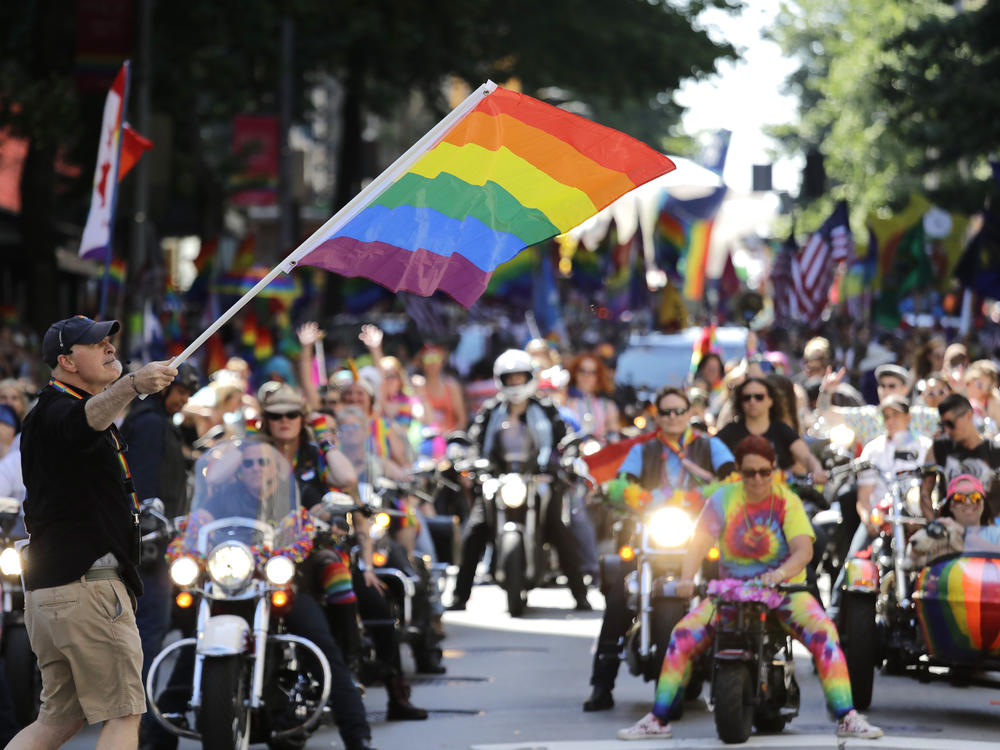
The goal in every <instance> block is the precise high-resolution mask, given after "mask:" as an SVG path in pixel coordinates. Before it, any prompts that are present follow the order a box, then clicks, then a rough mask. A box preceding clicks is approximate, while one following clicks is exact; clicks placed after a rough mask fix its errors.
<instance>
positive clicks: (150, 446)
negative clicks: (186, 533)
mask: <svg viewBox="0 0 1000 750" xmlns="http://www.w3.org/2000/svg"><path fill="white" fill-rule="evenodd" d="M199 387H200V382H199V378H198V372H197V370H195V369H194V367H192V366H191V365H189V364H182V365H180V366H179V367H178V368H177V377H175V378H174V382H173V383H172V384H171V385H169V386H167V388H166V389H165V390H163V391H161V392H160V393H154V394H152V395H151V396H149V397H148V398H147V399H146V400H145V401H136V402H135V403H134V405H133V407H132V409H130V410H129V413H128V415H127V416H126V417H125V421H124V422H122V429H121V432H122V437H124V438H125V442H126V443H127V444H128V459H129V465H130V467H131V468H132V481H133V482H134V484H135V491H136V494H137V495H138V497H139V498H141V499H146V498H151V497H158V498H160V500H162V501H163V513H164V515H165V516H166V517H167V518H176V517H177V516H181V515H184V514H185V513H186V512H187V506H188V487H187V477H188V462H187V458H186V457H185V455H184V438H183V436H182V435H181V431H180V429H179V428H178V427H177V425H175V424H174V421H173V417H174V415H175V414H178V413H179V412H180V411H181V409H183V408H184V405H185V404H187V402H188V399H189V398H191V396H193V395H194V394H195V393H196V392H197V391H198V388H199ZM165 550H166V543H165V542H164V544H163V545H162V549H161V550H160V554H159V555H158V557H157V558H156V559H155V560H153V561H151V562H148V563H145V564H143V565H140V567H139V576H140V577H141V578H142V588H143V596H142V599H141V600H139V607H138V609H137V610H136V613H135V620H136V625H138V627H139V638H140V640H141V641H142V682H143V684H145V683H146V674H147V673H148V672H149V665H150V664H152V663H153V659H154V658H155V657H156V655H157V654H158V653H159V652H160V649H161V648H162V646H163V639H164V638H165V637H166V635H167V632H168V631H169V630H170V609H171V602H172V596H171V594H172V592H173V583H172V582H171V580H170V570H169V568H168V567H167V563H166V559H165V558H164V557H163V552H164V551H165ZM139 734H140V747H141V748H142V750H154V749H156V750H159V749H160V748H172V747H176V746H177V738H176V737H174V736H173V735H172V734H170V733H169V732H167V731H166V730H164V729H163V728H162V727H160V726H159V725H158V724H157V723H156V721H155V720H154V719H153V718H152V716H151V715H150V714H149V713H148V712H147V713H146V715H144V716H143V718H142V722H141V724H140V727H139Z"/></svg>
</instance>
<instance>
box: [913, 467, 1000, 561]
mask: <svg viewBox="0 0 1000 750" xmlns="http://www.w3.org/2000/svg"><path fill="white" fill-rule="evenodd" d="M938 522H939V523H940V524H941V526H943V527H944V528H945V530H946V531H947V532H948V533H946V534H945V535H943V536H941V537H938V535H932V534H931V531H930V530H929V529H928V528H926V527H925V528H923V529H920V530H919V531H918V532H917V533H915V534H914V535H913V536H912V537H911V538H910V544H909V546H908V552H909V558H910V562H911V564H912V565H913V566H914V567H923V566H924V565H929V564H931V563H932V562H934V560H935V559H936V558H938V557H943V556H945V555H950V554H954V553H956V552H969V553H974V554H983V553H989V554H992V555H995V554H998V553H1000V526H996V525H995V524H992V523H990V519H989V514H988V513H987V508H986V492H985V491H984V490H983V483H982V482H980V481H979V480H978V479H976V478H975V477H974V476H972V475H971V474H959V475H958V476H957V477H955V478H954V479H952V480H951V481H950V482H949V483H948V494H947V497H946V498H945V501H944V504H943V505H942V506H941V517H940V518H939V519H938Z"/></svg>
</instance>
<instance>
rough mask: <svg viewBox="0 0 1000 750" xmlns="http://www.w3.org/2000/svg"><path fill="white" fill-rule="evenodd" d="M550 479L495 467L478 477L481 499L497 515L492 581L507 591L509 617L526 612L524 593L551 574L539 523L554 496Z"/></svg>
mask: <svg viewBox="0 0 1000 750" xmlns="http://www.w3.org/2000/svg"><path fill="white" fill-rule="evenodd" d="M552 481H553V477H551V476H550V475H546V474H527V475H522V474H521V473H519V472H517V471H510V472H498V471H496V470H495V469H491V470H490V471H489V472H483V473H482V474H480V475H479V483H480V488H481V492H482V493H483V499H484V500H485V501H486V503H487V508H488V509H489V510H491V511H492V513H493V515H494V518H495V519H496V520H495V524H496V529H497V539H496V542H495V543H494V546H493V553H494V554H493V556H494V560H493V567H494V571H493V579H494V581H496V583H498V584H499V585H500V586H501V587H502V588H503V589H504V591H505V592H506V595H507V611H508V612H510V616H511V617H520V616H521V615H523V614H524V608H525V607H526V606H527V603H528V591H529V590H531V589H533V588H535V587H536V586H540V585H542V584H543V583H544V582H545V579H546V576H547V574H548V573H549V572H550V568H551V558H550V555H549V550H548V549H547V547H546V546H545V543H544V541H543V539H542V533H541V528H540V527H541V525H542V522H543V521H542V519H544V518H545V513H546V511H547V509H548V503H549V502H550V501H551V499H552V492H553V488H552Z"/></svg>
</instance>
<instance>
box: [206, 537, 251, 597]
mask: <svg viewBox="0 0 1000 750" xmlns="http://www.w3.org/2000/svg"><path fill="white" fill-rule="evenodd" d="M253 568H254V564H253V555H252V554H251V552H250V548H249V547H247V546H246V545H245V544H242V543H241V542H223V543H222V544H220V545H219V546H218V547H216V548H215V549H213V550H212V553H211V554H210V555H209V556H208V574H209V575H210V576H211V577H212V580H213V581H215V582H216V583H217V584H219V585H220V586H221V587H222V588H223V589H225V590H226V591H236V590H239V589H241V588H243V587H244V586H245V585H246V583H247V581H249V580H250V576H252V575H253Z"/></svg>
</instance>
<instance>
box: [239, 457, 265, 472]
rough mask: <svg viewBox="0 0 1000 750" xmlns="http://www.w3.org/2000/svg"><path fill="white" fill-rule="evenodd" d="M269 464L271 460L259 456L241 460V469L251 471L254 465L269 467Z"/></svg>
mask: <svg viewBox="0 0 1000 750" xmlns="http://www.w3.org/2000/svg"><path fill="white" fill-rule="evenodd" d="M270 464H271V459H269V458H265V457H264V456H260V457H259V458H244V459H243V468H244V469H252V468H253V467H254V466H255V465H256V466H270Z"/></svg>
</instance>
